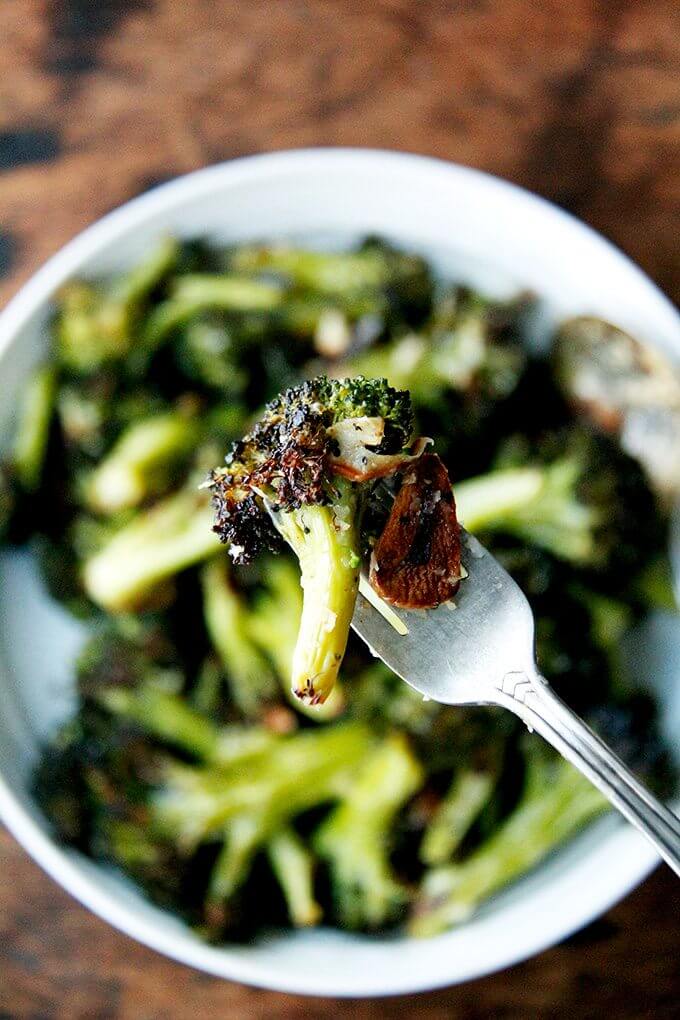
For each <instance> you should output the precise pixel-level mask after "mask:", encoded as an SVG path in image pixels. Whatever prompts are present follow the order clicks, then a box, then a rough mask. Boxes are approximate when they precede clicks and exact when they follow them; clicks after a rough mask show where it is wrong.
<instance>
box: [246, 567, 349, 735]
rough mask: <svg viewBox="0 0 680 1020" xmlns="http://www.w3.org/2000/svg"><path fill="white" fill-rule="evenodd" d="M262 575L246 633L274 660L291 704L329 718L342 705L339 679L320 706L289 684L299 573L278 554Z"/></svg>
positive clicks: (299, 608)
mask: <svg viewBox="0 0 680 1020" xmlns="http://www.w3.org/2000/svg"><path fill="white" fill-rule="evenodd" d="M263 574H264V583H265V585H266V588H265V590H264V591H262V592H260V593H259V595H258V596H257V597H256V599H255V604H254V607H253V609H252V611H251V612H250V614H249V616H248V633H249V634H250V637H251V638H252V640H253V641H254V642H255V644H256V645H257V646H258V648H259V649H260V650H261V651H262V652H264V654H265V655H267V657H268V658H269V659H270V660H271V662H272V663H273V665H274V669H275V670H276V673H277V676H278V679H279V682H280V683H281V686H282V687H283V690H284V692H285V694H286V696H287V698H288V699H289V700H290V703H291V704H292V705H293V706H294V707H295V708H296V709H297V710H298V711H299V712H302V714H303V715H306V716H307V717H308V718H310V719H314V720H315V721H317V722H321V721H323V720H325V719H332V718H334V717H335V716H337V715H338V714H339V712H341V711H342V709H343V707H344V697H343V694H342V689H341V685H340V682H339V681H336V684H335V686H334V687H333V690H332V691H331V693H330V695H329V696H328V698H327V699H326V701H325V702H324V704H323V705H307V704H306V703H305V702H303V701H300V699H299V698H297V697H295V695H294V694H293V692H292V691H291V687H290V678H291V673H292V670H293V658H294V656H295V644H296V636H297V633H298V631H299V629H300V618H301V616H302V589H301V587H300V572H299V570H297V569H296V567H295V566H294V564H293V563H290V562H289V561H288V560H287V559H285V558H278V557H277V558H275V559H274V558H272V559H271V560H270V561H268V562H267V564H266V567H265V568H264V570H263Z"/></svg>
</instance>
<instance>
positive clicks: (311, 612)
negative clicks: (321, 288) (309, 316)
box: [210, 377, 413, 705]
mask: <svg viewBox="0 0 680 1020" xmlns="http://www.w3.org/2000/svg"><path fill="white" fill-rule="evenodd" d="M412 428H413V416H412V410H411V404H410V400H409V397H408V394H407V393H403V392H399V391H398V390H394V389H393V388H392V387H391V386H389V385H388V383H387V382H386V381H385V380H384V379H373V380H367V379H362V378H357V379H342V380H337V379H334V380H329V379H327V378H325V377H319V378H317V379H313V380H311V381H309V382H305V383H302V384H301V385H299V386H296V387H293V388H292V389H290V390H288V391H286V393H284V394H283V395H282V396H280V397H278V398H277V399H276V400H274V401H272V402H271V403H270V404H268V405H267V408H266V410H265V413H264V415H263V417H262V419H261V420H260V421H259V422H258V423H257V425H256V426H255V427H254V428H253V429H252V431H251V432H250V433H249V434H248V435H247V436H245V438H244V439H243V440H241V441H240V442H239V443H236V444H234V446H233V448H232V451H231V453H230V454H229V455H228V456H227V458H226V466H225V467H223V468H217V469H215V470H214V471H213V472H212V473H211V476H210V485H211V488H212V493H213V503H214V506H215V512H216V513H215V529H214V530H215V531H216V532H217V533H218V535H219V536H220V538H221V540H222V541H223V542H225V543H226V544H227V545H228V547H229V552H230V554H231V556H232V558H233V559H234V561H235V562H237V563H244V562H248V561H249V560H251V559H252V558H253V557H254V556H255V555H256V554H257V553H258V552H260V551H262V550H263V549H270V550H273V551H277V550H278V549H279V548H280V540H281V538H283V539H284V540H285V541H286V542H287V543H288V544H289V545H290V546H291V548H292V549H293V551H294V553H295V554H296V556H297V557H298V560H299V561H300V569H301V583H302V588H303V592H304V601H303V608H302V619H301V622H300V630H299V634H298V640H297V644H296V648H295V654H294V661H293V671H292V672H293V683H292V686H293V691H294V692H295V694H296V695H297V696H298V697H299V698H300V699H302V700H303V701H306V702H307V703H308V704H311V705H315V704H321V703H323V702H324V701H326V699H327V697H328V696H329V694H330V692H331V690H332V688H333V684H334V681H335V679H336V677H337V673H338V669H339V667H340V663H341V661H342V656H343V654H344V651H345V645H346V643H347V636H348V633H349V626H350V622H351V618H352V613H353V611H354V603H355V601H356V596H357V591H358V584H359V569H358V568H359V562H360V559H359V553H360V540H359V518H360V514H361V510H362V502H363V500H362V497H363V496H365V494H366V492H367V491H368V489H369V488H370V486H368V484H367V483H369V482H371V481H372V480H374V479H375V478H376V477H378V476H380V475H384V474H387V473H391V472H393V471H394V470H395V469H396V468H397V467H398V466H399V465H401V464H402V463H403V462H404V459H405V456H406V455H405V452H404V448H405V446H406V444H407V443H408V441H409V439H410V436H411V431H412Z"/></svg>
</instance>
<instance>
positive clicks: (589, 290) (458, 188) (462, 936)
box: [0, 150, 680, 995]
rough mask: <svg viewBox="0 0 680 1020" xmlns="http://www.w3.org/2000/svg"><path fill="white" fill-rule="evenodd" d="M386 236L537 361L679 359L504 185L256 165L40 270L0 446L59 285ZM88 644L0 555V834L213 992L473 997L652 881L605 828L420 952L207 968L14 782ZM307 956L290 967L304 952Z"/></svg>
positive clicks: (341, 947) (650, 302)
mask: <svg viewBox="0 0 680 1020" xmlns="http://www.w3.org/2000/svg"><path fill="white" fill-rule="evenodd" d="M373 232H375V233H380V234H383V235H385V236H387V237H388V238H391V239H393V240H394V241H396V242H397V243H399V244H401V245H403V246H404V247H408V248H412V249H415V250H419V251H422V252H423V253H424V254H426V255H427V256H428V257H429V258H430V259H432V260H433V261H434V262H435V264H436V265H437V266H438V268H439V270H440V272H441V273H442V274H445V275H446V276H448V277H451V278H454V279H459V280H462V281H465V282H467V283H469V284H471V285H473V286H476V287H479V288H481V289H483V290H486V291H487V292H489V293H494V294H507V293H512V292H515V291H517V290H520V289H530V290H532V291H534V292H535V293H536V294H538V295H539V296H540V299H541V301H540V310H539V314H538V315H537V318H536V323H535V331H534V332H535V337H534V339H535V341H536V342H537V343H539V344H540V343H542V342H545V340H546V338H547V337H548V335H549V333H550V328H551V326H552V325H553V324H554V322H555V321H556V320H558V319H559V318H561V317H562V316H564V315H573V314H596V315H601V316H603V317H605V318H609V319H611V320H613V321H615V322H617V323H618V324H620V325H621V326H623V327H624V328H628V329H630V330H631V331H632V332H633V333H634V334H636V335H637V336H639V337H640V338H642V339H645V340H647V341H648V342H650V343H653V344H656V345H657V346H660V347H661V348H664V349H666V350H667V351H669V352H670V353H671V354H672V355H674V356H675V357H678V356H680V321H679V320H678V317H677V315H676V313H675V311H674V310H673V308H672V307H671V306H670V304H669V303H668V302H667V301H666V300H665V299H664V298H663V297H662V295H661V294H660V293H659V292H658V291H657V290H656V289H655V288H654V286H653V285H652V284H651V283H650V281H649V280H647V279H646V277H645V276H644V275H643V274H642V273H641V272H640V271H639V270H638V269H636V268H635V267H634V266H633V265H632V264H631V263H630V262H628V261H627V260H626V259H625V258H624V257H623V256H622V255H621V254H620V253H619V252H617V251H616V250H615V249H614V248H612V247H611V246H610V245H609V244H607V242H605V241H604V240H603V239H602V238H600V237H598V236H597V235H596V234H594V233H592V232H591V231H590V230H588V228H586V227H584V226H583V225H582V224H579V223H578V222H576V221H574V220H572V219H571V218H570V217H568V216H566V215H565V214H563V213H561V212H560V211H559V210H557V209H555V208H554V207H552V206H549V205H548V204H546V203H544V202H542V201H540V200H538V199H536V198H534V197H532V196H530V195H528V194H527V193H525V192H522V191H520V190H518V189H516V188H513V187H512V186H510V185H507V184H504V183H503V182H500V181H497V180H495V179H493V178H490V177H487V176H485V175H482V174H479V173H476V172H474V171H471V170H466V169H464V168H458V167H450V166H447V165H444V164H440V163H437V162H435V161H431V160H425V159H419V158H416V157H407V156H397V155H394V154H386V153H371V152H363V153H362V152H342V151H332V150H329V151H318V152H308V153H287V154H280V155H274V156H269V157H256V158H253V159H250V160H242V161H237V162H235V163H232V164H226V165H224V166H221V167H215V168H212V169H210V170H207V171H202V172H199V173H197V174H193V175H190V176H189V177H187V178H183V179H180V180H179V181H177V182H175V183H173V184H171V185H167V186H165V187H163V188H160V189H157V190H156V191H155V192H152V193H150V194H148V195H146V196H143V197H142V198H141V199H138V200H136V201H134V202H132V203H130V204H128V205H127V206H125V207H123V209H121V210H119V211H118V212H117V213H114V214H112V215H111V216H110V217H107V218H106V219H105V220H103V221H100V222H99V223H98V224H96V225H95V226H94V227H93V228H91V229H90V230H88V231H86V232H85V233H84V234H82V235H80V236H79V237H78V238H77V239H76V240H75V241H74V242H72V243H71V244H70V245H69V246H67V248H65V249H64V250H63V251H62V252H61V253H60V254H59V255H57V256H56V257H55V258H54V259H52V260H51V262H50V263H48V264H47V265H46V266H45V267H44V268H43V269H42V270H41V271H40V272H39V273H38V274H37V275H36V276H35V277H34V278H33V280H32V281H31V282H30V283H29V284H28V286H27V287H26V288H24V290H23V291H22V292H21V294H20V295H19V296H18V297H17V298H16V299H15V301H14V302H13V303H12V304H11V305H10V307H9V308H8V309H7V310H6V311H5V312H4V313H3V315H2V316H1V317H0V379H1V380H2V381H1V384H0V385H1V390H2V394H3V400H2V401H1V402H0V435H2V433H3V430H4V431H5V432H6V431H7V428H8V427H9V425H10V423H11V416H12V409H13V406H14V404H15V397H16V395H17V393H18V392H19V391H20V389H21V386H22V383H23V380H24V379H25V378H26V374H27V372H28V371H29V369H30V367H31V365H32V364H33V363H34V362H35V361H36V359H38V358H39V357H40V355H41V352H42V351H43V350H44V347H45V340H46V332H47V330H46V325H47V319H48V316H49V298H50V295H51V294H52V293H53V292H54V290H55V289H56V288H57V287H58V286H59V285H60V284H61V283H62V282H63V281H64V280H65V279H67V278H69V277H70V276H71V275H73V274H76V273H77V274H80V275H84V276H98V275H101V274H108V273H112V272H116V271H117V270H120V269H123V268H125V267H126V266H128V265H129V264H130V263H131V262H133V261H134V260H136V259H137V258H138V257H140V256H141V255H142V254H143V253H144V252H145V251H146V249H147V248H148V246H149V245H150V244H151V243H152V242H153V240H154V239H155V238H157V237H158V236H160V235H162V234H167V233H176V234H179V235H182V236H210V237H211V238H213V239H215V240H216V241H224V242H235V241H239V240H246V239H248V240H252V239H257V238H272V237H273V238H276V237H279V236H281V237H286V238H293V239H295V240H301V241H306V242H309V241H311V242H313V243H314V244H317V245H322V246H326V245H329V244H344V243H347V242H349V241H351V240H353V239H355V238H357V237H359V236H362V235H364V234H366V233H373ZM83 634H84V630H83V627H82V626H81V625H80V624H79V623H77V622H76V621H74V620H72V619H71V618H70V617H68V616H67V615H66V614H65V613H64V612H63V611H62V610H61V609H60V608H59V607H58V606H56V605H55V604H54V603H52V602H50V601H49V600H48V599H47V598H46V597H45V594H44V592H43V590H42V588H41V585H40V581H39V578H38V575H37V572H36V569H35V565H34V563H33V562H32V559H31V557H30V556H29V555H28V554H26V553H23V552H9V553H7V552H6V553H3V554H2V555H0V689H1V690H2V698H1V699H0V814H2V816H3V817H4V819H5V821H6V822H7V824H8V825H9V826H10V828H11V829H12V830H13V831H14V833H15V834H16V835H17V837H18V838H19V839H20V840H21V841H22V842H23V843H24V845H25V846H26V847H27V849H28V850H29V851H30V852H31V853H32V854H33V855H34V856H35V857H36V859H37V860H38V861H39V862H40V863H41V864H42V865H43V866H44V867H45V868H46V869H47V870H48V871H49V872H50V873H51V874H52V875H53V876H54V877H55V878H56V879H57V880H58V881H60V882H61V883H62V884H63V885H64V886H66V888H68V889H69V890H70V891H71V892H72V893H73V894H74V895H76V896H77V897H78V898H79V899H81V900H82V901H83V902H84V903H86V904H87V905H88V906H90V907H91V908H92V909H94V910H95V911H97V912H98V913H100V914H101V915H102V916H104V917H105V918H107V919H108V920H110V921H111V922H112V923H114V924H115V925H117V926H118V927H120V928H121V929H123V930H124V931H126V932H128V933H129V934H131V935H133V936H135V937H136V938H139V939H140V940H142V941H144V942H146V943H147V944H149V945H152V946H154V947H155V948H157V949H159V950H161V951H163V952H166V953H168V954H169V955H171V956H174V957H176V958H178V959H181V960H183V961H185V962H187V963H191V964H193V965H195V966H198V967H201V968H203V969H205V970H208V971H210V972H212V973H215V974H220V975H223V976H225V977H233V978H236V979H238V980H241V981H246V982H250V983H253V984H259V985H265V986H268V987H272V988H279V989H283V990H289V991H299V992H309V993H317V994H326V995H331V994H333V995H365V994H390V993H397V992H408V991H415V990H419V989H424V988H431V987H435V986H438V985H443V984H449V983H452V982H454V981H460V980H464V979H467V978H471V977H475V976H478V975H480V974H483V973H486V972H488V971H491V970H494V969H497V968H499V967H501V966H504V965H506V964H509V963H511V962H514V961H516V960H518V959H522V958H523V957H525V956H527V955H529V954H530V953H532V952H534V951H537V950H538V949H541V948H543V947H545V946H546V945H549V944H551V943H552V942H554V941H556V940H558V939H559V938H562V937H564V936H566V935H567V934H568V933H569V932H571V931H573V930H574V929H575V928H577V927H578V926H580V925H581V924H583V923H586V922H587V921H588V920H590V919H591V918H592V917H594V916H596V915H597V914H598V913H599V912H600V911H602V910H603V909H606V908H607V907H608V906H609V905H610V904H611V903H613V902H614V901H615V900H616V899H617V898H618V897H620V896H621V895H623V894H624V893H625V892H626V891H628V889H629V888H631V887H632V886H633V885H634V884H635V883H636V882H637V881H639V880H640V878H641V877H643V875H644V874H646V872H647V871H648V870H649V869H650V868H651V867H652V866H653V863H654V860H655V858H654V855H653V853H652V852H651V851H650V850H649V849H648V848H647V846H646V845H645V844H644V842H643V841H641V839H640V838H639V837H638V836H637V835H635V834H634V833H633V832H632V830H630V829H628V828H627V827H626V826H624V825H623V824H621V823H619V822H618V821H617V820H616V819H614V818H605V819H603V820H602V821H601V822H599V823H597V824H596V825H594V826H592V827H591V828H590V829H589V830H588V831H587V832H585V833H583V834H582V835H581V836H580V837H579V838H578V839H576V840H574V841H573V842H572V843H570V844H569V845H568V846H567V847H565V848H564V849H563V850H561V851H560V852H559V853H556V854H554V855H553V856H552V857H551V859H550V860H548V861H546V862H545V863H544V864H543V866H542V867H541V868H539V869H537V870H536V871H535V872H534V873H533V874H531V875H529V876H528V877H527V878H525V879H524V880H522V881H521V882H519V883H517V884H516V885H515V886H513V887H512V888H511V889H509V890H508V891H507V892H505V893H503V894H501V895H499V896H497V897H496V898H495V899H494V900H493V901H492V902H490V903H489V904H488V905H487V906H486V907H485V908H484V910H483V911H481V912H480V914H479V915H478V916H477V917H476V918H474V919H473V920H472V921H471V922H470V923H469V924H467V925H465V926H464V927H462V928H460V929H458V930H456V931H452V932H450V933H448V934H446V935H443V936H440V937H439V938H437V939H434V940H430V941H427V942H415V941H413V940H409V939H405V938H400V937H390V938H371V939H367V938H361V937H356V936H349V935H344V934H342V933H339V932H331V931H320V932H311V933H304V934H295V935H284V936H276V935H273V936H271V937H270V938H267V939H265V940H263V941H262V942H260V943H258V944H257V945H255V946H247V947H225V948H216V947H211V946H206V945H204V944H202V943H201V942H199V941H198V940H197V939H196V938H195V937H194V936H193V934H192V933H191V932H190V931H188V930H187V929H186V928H185V927H184V926H183V925H181V924H180V923H179V922H178V921H176V920H175V919H173V918H171V917H170V916H169V915H167V914H165V913H164V912H162V911H160V910H158V909H156V908H154V907H152V906H150V905H149V904H148V903H146V902H145V901H144V900H143V899H142V898H141V897H140V896H139V895H138V893H137V892H136V890H135V889H134V888H133V887H132V886H131V885H130V884H129V883H127V882H126V881H125V880H124V879H121V878H120V877H119V876H117V875H115V874H113V873H111V872H106V871H105V870H104V869H102V868H100V867H98V866H96V865H94V864H93V863H92V862H90V861H88V860H84V859H83V858H81V857H80V856H79V855H76V854H74V853H71V852H69V851H64V850H62V849H61V848H58V847H56V846H54V845H53V844H52V843H51V841H50V839H49V836H48V834H47V833H46V831H45V829H44V826H43V823H42V821H41V818H40V816H39V814H38V813H37V811H36V810H35V808H34V806H33V804H32V803H31V799H30V794H29V790H28V779H29V776H30V770H31V766H32V763H33V762H34V760H35V757H36V754H37V753H38V749H39V746H40V743H41V741H43V740H44V739H45V738H46V737H47V736H48V735H49V734H50V733H51V732H53V730H54V728H55V726H56V725H57V724H58V722H59V721H61V720H62V719H63V718H65V717H66V716H68V715H69V714H70V712H71V711H72V709H73V691H72V685H71V682H70V671H71V665H72V662H73V658H74V656H75V654H76V653H77V650H78V647H79V645H80V643H81V641H82V639H83ZM631 646H632V652H633V654H634V656H635V660H636V662H637V663H638V664H639V663H640V662H645V663H647V666H646V668H645V673H646V674H647V675H646V676H645V677H643V678H642V679H643V680H646V681H648V682H649V683H653V685H654V687H655V689H656V691H657V693H658V696H659V698H660V699H661V702H662V704H663V706H664V717H663V718H664V726H665V728H666V730H667V732H668V734H669V735H670V736H671V737H672V736H673V735H675V734H677V733H678V730H679V729H680V696H679V694H678V689H677V684H675V682H674V681H675V678H676V677H677V675H678V672H679V671H680V628H678V627H677V622H676V620H675V619H674V618H672V617H664V616H662V615H659V616H657V617H655V618H654V619H652V620H650V621H649V623H648V624H646V625H645V626H644V627H642V628H640V629H639V630H638V631H637V632H636V633H635V634H634V635H631ZM301 950H303V951H301Z"/></svg>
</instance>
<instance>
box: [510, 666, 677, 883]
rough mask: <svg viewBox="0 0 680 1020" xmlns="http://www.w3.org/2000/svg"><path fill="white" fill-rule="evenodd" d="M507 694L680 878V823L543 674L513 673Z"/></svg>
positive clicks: (513, 707) (527, 720)
mask: <svg viewBox="0 0 680 1020" xmlns="http://www.w3.org/2000/svg"><path fill="white" fill-rule="evenodd" d="M502 695H503V697H502V703H503V704H504V705H505V706H506V707H507V708H509V709H510V710H511V711H513V712H515V714H516V715H518V716H519V717H520V719H522V720H523V722H525V723H526V724H527V726H529V727H530V728H531V729H534V730H536V731H537V732H538V733H540V734H541V736H542V737H543V738H544V739H545V740H547V741H548V743H549V744H552V746H553V747H554V748H555V749H556V750H557V751H559V752H560V754H561V755H562V756H563V757H564V758H567V759H568V760H569V761H570V762H571V763H572V765H575V766H576V768H577V769H579V770H580V771H581V772H582V773H583V774H584V775H585V776H587V778H588V779H590V781H591V782H592V783H593V784H594V785H595V786H596V787H597V788H598V789H599V790H600V791H601V792H602V793H603V794H604V795H605V797H607V798H608V800H609V801H611V803H612V804H613V805H614V807H615V808H617V809H618V810H619V811H620V812H621V814H622V815H623V816H624V817H625V818H626V819H627V820H628V821H629V822H631V823H632V824H633V825H634V826H635V827H636V828H637V829H639V830H640V832H642V833H643V835H644V836H646V837H647V839H648V840H649V841H650V843H652V844H653V846H654V847H655V848H656V850H657V851H658V852H659V854H660V855H661V856H662V857H663V859H664V860H665V861H666V863H667V864H668V865H669V866H670V867H671V868H672V869H673V871H674V872H675V873H676V874H677V875H680V819H678V817H677V816H676V815H674V814H673V813H672V811H669V810H668V808H667V807H665V806H664V805H663V804H662V803H661V802H660V801H658V800H657V798H656V797H654V796H653V795H652V794H651V793H650V792H649V790H648V789H647V788H646V787H645V786H643V785H642V783H640V782H639V781H638V780H637V779H636V778H635V776H634V775H633V774H632V772H631V771H630V770H629V769H628V768H627V767H626V766H625V765H624V764H623V762H622V761H621V759H620V758H618V757H617V756H616V755H615V754H614V752H613V751H611V750H610V748H609V747H607V745H606V744H605V743H604V741H603V740H600V738H599V737H598V736H597V735H596V734H595V733H593V731H592V730H591V729H590V727H588V726H586V724H585V723H584V722H583V720H582V719H580V718H579V716H577V715H576V713H575V712H572V710H571V709H570V708H569V707H568V706H567V705H565V703H564V702H563V701H562V700H561V699H560V698H558V697H557V695H556V694H555V693H554V692H553V691H552V690H551V688H550V687H549V686H548V683H547V681H546V680H545V679H544V678H543V677H542V676H539V675H535V676H527V674H525V673H508V674H507V676H506V677H505V679H504V681H503V687H502ZM506 699H507V700H506Z"/></svg>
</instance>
